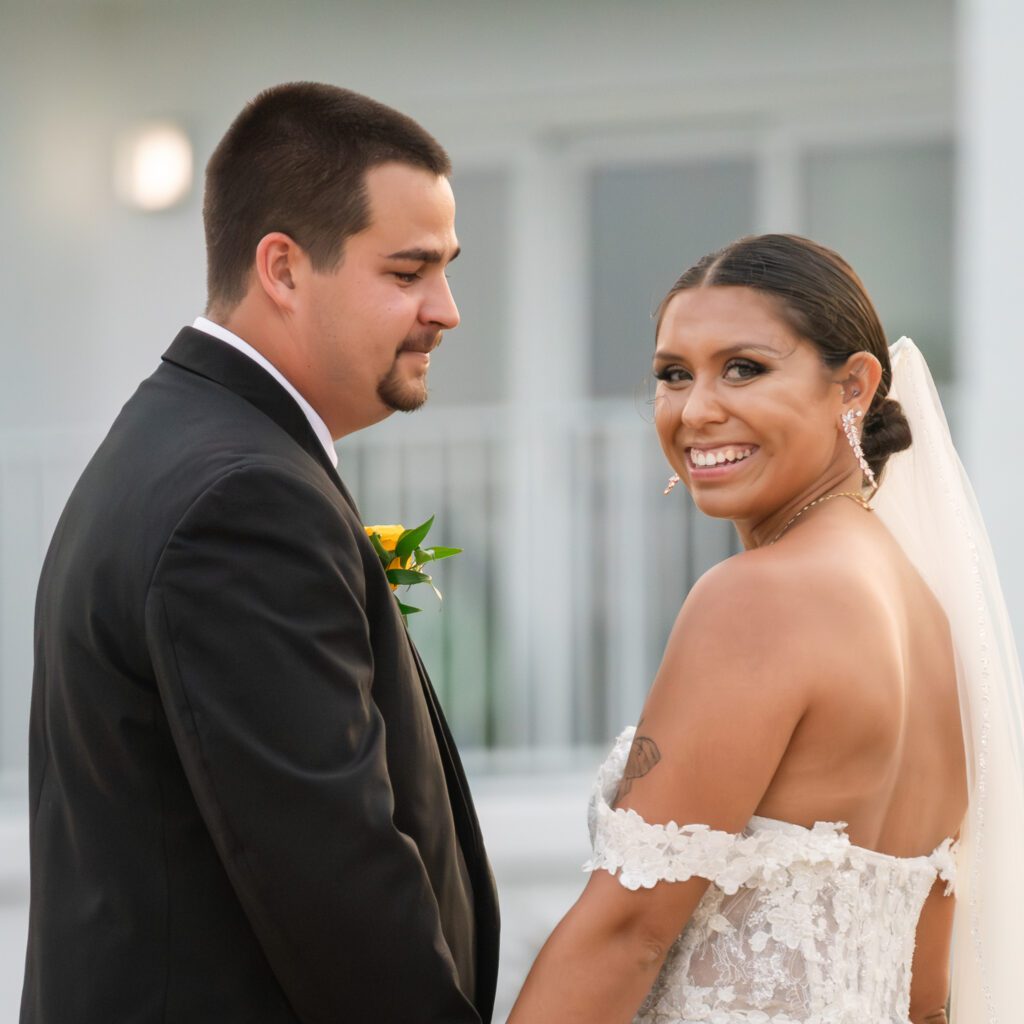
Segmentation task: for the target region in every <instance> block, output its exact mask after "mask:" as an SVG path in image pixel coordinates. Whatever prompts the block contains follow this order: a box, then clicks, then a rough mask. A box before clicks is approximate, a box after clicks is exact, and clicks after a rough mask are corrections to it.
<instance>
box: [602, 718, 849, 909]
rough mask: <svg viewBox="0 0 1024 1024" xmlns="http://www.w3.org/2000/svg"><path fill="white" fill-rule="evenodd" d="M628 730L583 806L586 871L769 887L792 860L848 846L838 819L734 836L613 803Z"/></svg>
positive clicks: (648, 880) (640, 879)
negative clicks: (655, 820) (662, 820)
mask: <svg viewBox="0 0 1024 1024" xmlns="http://www.w3.org/2000/svg"><path fill="white" fill-rule="evenodd" d="M635 731H636V730H635V728H634V727H632V726H631V727H630V728H628V729H626V730H624V731H623V732H622V733H621V734H620V735H619V737H618V739H617V740H616V741H615V746H614V747H613V748H612V752H611V754H610V755H609V756H608V758H607V759H606V761H605V762H604V764H603V765H602V766H601V768H600V770H599V772H598V775H597V779H596V781H595V783H594V791H593V793H592V795H591V800H590V808H589V824H590V839H591V844H592V847H593V854H592V856H591V858H590V859H589V860H588V861H587V862H586V864H584V865H583V869H584V870H585V871H598V870H604V871H608V872H610V873H611V874H613V875H617V877H618V879H619V882H620V883H621V884H622V885H623V886H624V887H625V888H627V889H630V890H636V889H641V888H643V889H651V888H653V887H654V886H655V885H657V883H658V882H685V881H688V880H689V879H691V878H694V877H698V878H706V879H708V880H709V881H711V882H713V883H714V884H715V885H717V886H718V887H719V888H720V889H721V890H722V891H723V892H725V893H727V894H729V895H732V894H733V893H735V892H737V891H738V890H739V889H740V888H741V887H751V888H756V887H760V886H762V885H771V884H773V883H775V882H776V881H778V880H779V879H780V878H781V877H782V874H783V873H784V872H785V871H786V870H787V869H788V868H789V867H790V866H791V865H792V864H793V863H794V862H795V861H797V860H801V861H805V862H810V863H826V862H828V863H832V864H839V863H840V862H841V861H842V860H843V858H844V857H845V855H846V852H847V851H848V849H849V841H848V839H847V838H846V837H845V836H844V835H843V834H842V832H841V831H840V829H841V824H842V823H839V824H836V825H833V824H829V823H820V825H817V826H815V828H814V829H813V830H811V832H810V835H811V836H812V837H813V840H812V841H811V842H807V836H806V834H805V835H804V836H796V835H793V834H790V833H787V832H782V831H771V830H769V831H755V832H754V833H753V834H750V835H747V834H741V835H737V834H734V833H732V832H721V831H717V830H715V829H712V828H709V827H708V826H707V825H702V824H686V825H678V824H676V822H674V821H670V822H668V823H667V824H664V825H661V824H651V823H650V822H647V821H644V819H643V818H642V817H641V816H640V815H639V814H637V813H636V811H633V810H624V809H622V808H617V809H615V808H613V807H612V806H611V801H612V800H613V799H614V795H615V790H616V788H617V786H618V783H619V780H620V779H621V778H622V772H623V769H624V767H625V764H626V758H627V756H628V754H629V748H630V744H631V743H632V741H633V734H634V733H635Z"/></svg>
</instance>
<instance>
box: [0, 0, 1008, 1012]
mask: <svg viewBox="0 0 1024 1024" xmlns="http://www.w3.org/2000/svg"><path fill="white" fill-rule="evenodd" d="M1022 42H1024V8H1022V7H1021V5H1019V4H1017V3H1015V0H962V2H959V3H957V2H954V0H901V2H900V3H892V2H890V0H859V2H858V3H856V4H854V3H821V2H819V0H718V2H716V3H713V4H711V3H707V2H705V0H674V2H673V0H631V2H629V3H625V2H611V0H586V2H584V0H575V2H570V0H565V2H557V0H555V2H552V0H546V2H541V0H517V2H516V3H507V4H499V3H484V2H479V0H478V2H469V0H434V2H432V3H423V2H415V0H390V2H388V3H355V2H342V0H336V2H327V0H322V2H314V0H290V2H286V3H281V2H275V3H269V2H263V0H246V2H242V0H203V2H198V0H178V2H174V3H171V2H160V0H36V2H32V3H29V2H18V0H0V54H2V59H0V231H2V233H3V236H4V243H3V250H4V258H3V261H2V267H3V272H2V273H0V304H2V308H3V310H4V325H3V329H2V332H0V339H2V340H0V345H2V357H3V358H2V362H0V1020H14V1019H15V1017H16V1006H17V1001H18V995H19V992H20V980H21V969H22V963H23V956H24V940H25V913H26V907H27V884H28V872H27V825H26V822H27V810H26V796H25V794H26V780H25V763H26V751H27V717H28V704H29V694H30V685H31V671H32V648H31V636H32V606H33V596H34V590H35V584H36V579H37V576H38V571H39V567H40V564H41V560H42V556H43V554H44V551H45V548H46V545H47V543H48V540H49V536H50V533H51V532H52V529H53V526H54V524H55V522H56V518H57V516H58V515H59V513H60V510H61V507H62V505H63V503H64V501H65V499H66V497H67V494H68V492H69V490H70V488H71V486H72V485H73V483H74V481H75V479H76V478H77V476H78V474H79V473H80V471H81V469H82V467H83V466H84V464H85V462H86V461H87V459H88V457H89V455H90V454H91V452H92V450H93V449H94V447H95V446H96V444H97V443H98V441H99V440H100V438H101V437H102V436H103V434H104V432H105V430H106V428H107V427H108V425H109V423H110V422H111V420H112V419H113V417H114V416H115V415H116V413H117V411H118V409H119V408H120V406H121V404H122V403H123V402H124V401H125V399H126V398H127V397H128V396H129V394H130V393H131V392H132V391H133V390H134V388H135V386H136V384H137V383H138V381H139V380H140V379H141V378H143V377H145V376H147V375H148V374H149V373H150V372H151V371H152V369H153V368H154V367H155V366H156V364H157V362H158V360H159V357H160V355H161V353H162V352H163V351H164V350H165V349H166V347H167V346H168V344H169V343H170V341H171V339H172V338H173V336H174V334H175V333H176V332H177V330H178V328H179V327H180V326H181V325H183V324H185V323H188V322H191V321H192V319H193V318H194V317H195V316H196V315H197V314H199V313H201V312H202V310H203V306H204V302H205V268H204V256H203V243H202V227H201V216H200V211H201V192H202V169H203V166H204V165H205V162H206V160H207V158H208V156H209V154H210V152H211V151H212V149H213V147H214V146H215V145H216V143H217V141H218V139H219V138H220V136H221V134H222V133H223V131H224V130H225V128H226V127H227V125H228V124H229V122H230V121H231V119H232V118H233V117H234V116H235V114H236V113H237V112H238V110H239V109H240V108H241V107H242V105H243V104H244V103H245V102H246V101H247V100H248V99H249V98H250V97H252V96H253V95H254V94H256V93H257V92H259V91H260V90H261V89H262V88H264V87H266V86H268V85H271V84H274V83H277V82H282V81H288V80H296V79H313V80H322V81H328V82H333V83H336V84H339V85H344V86H347V87H350V88H353V89H356V90H358V91H361V92H366V93H369V94H370V95H372V96H374V97H376V98H378V99H381V100H383V101H385V102H387V103H390V104H392V105H394V106H397V107H398V108H400V109H402V110H403V111H406V112H407V113H409V114H411V115H413V116H414V117H416V118H417V119H419V120H420V121H421V122H422V123H423V124H424V125H425V126H426V127H428V128H429V129H430V130H431V131H433V132H434V134H436V135H437V136H438V137H439V139H440V140H441V141H442V143H444V144H445V145H446V146H447V148H448V149H449V151H450V153H451V155H452V157H453V160H454V163H455V174H454V181H453V184H454V188H455V193H456V199H457V202H458V218H457V229H458V234H459V237H460V241H461V242H462V246H463V250H464V255H463V256H462V258H461V259H460V260H459V261H458V262H457V263H456V264H454V265H453V267H452V268H451V276H452V286H453V290H454V292H455V296H456V299H457V300H458V302H459V305H460V308H461V312H462V317H463V322H462V326H461V327H460V328H459V329H458V330H457V331H455V332H453V333H452V334H451V335H449V336H448V337H447V338H446V340H445V343H444V346H443V348H442V349H441V350H440V352H439V353H438V355H437V357H436V358H435V360H434V364H433V368H432V370H431V384H432V398H431V402H430V404H429V405H428V407H427V408H426V409H425V410H423V411H422V412H420V413H418V414H417V415H416V416H415V417H404V416H396V417H392V419H390V420H389V421H387V422H385V423H384V424H382V425H380V426H379V427H375V428H374V429H373V430H372V431H369V432H367V433H366V435H365V436H363V435H358V436H356V437H353V438H349V439H345V440H344V441H343V442H342V443H340V444H339V453H340V456H341V472H342V474H343V476H344V477H345V479H346V481H347V482H348V483H349V485H350V487H351V489H352V490H353V491H354V493H355V495H356V498H357V499H358V500H359V502H360V504H361V507H362V510H363V512H364V516H365V519H366V521H367V522H396V521H402V522H404V523H405V524H406V525H413V524H415V523H418V522H420V521H421V520H423V519H425V518H426V517H427V516H429V515H431V514H435V513H436V515H437V524H438V525H437V526H436V527H435V530H434V532H433V534H432V535H431V539H432V540H433V541H435V542H438V543H444V544H457V545H459V546H461V547H463V548H465V554H463V555H461V556H460V557H459V558H457V559H455V560H453V561H451V562H448V563H445V564H444V565H443V566H442V567H440V568H439V570H438V577H439V582H440V584H441V587H442V589H443V590H444V592H445V595H446V596H445V602H444V606H443V611H442V610H438V609H437V607H436V606H435V605H433V604H432V603H429V602H428V603H425V604H424V608H425V610H424V612H423V613H422V614H420V615H418V616H416V617H415V618H414V619H413V622H412V629H413V633H414V636H415V637H416V639H417V641H418V643H419V644H420V646H421V647H422V649H423V652H424V654H425V656H426V659H427V662H428V664H429V665H430V666H431V670H432V675H433V677H434V679H435V681H436V683H437V685H438V689H439V691H440V695H441V698H442V700H443V702H444V705H445V708H446V710H447V712H448V715H449V718H450V721H451V724H452V727H453V729H454V731H455V733H456V736H457V738H458V740H459V741H460V744H461V747H462V749H463V751H464V753H465V757H466V761H467V766H468V768H469V770H470V773H471V775H472V778H473V782H474V791H475V793H476V794H477V798H478V803H479V809H480V815H481V819H482V823H483V827H484V832H485V838H486V840H487V842H488V846H489V848H490V849H491V852H492V856H493V860H494V866H495V870H496V874H497V877H498V881H499V885H500V887H501V893H502V903H503V908H504V913H505V930H504V937H503V964H502V974H501V992H500V995H499V1008H498V1010H499V1018H498V1019H503V1013H504V1012H506V1011H507V1009H508V1008H509V1006H510V1002H511V999H512V998H514V994H515V992H516V991H517V989H518V986H519V984H520V982H521V980H522V977H523V975H524V973H525V971H526V969H527V967H528V965H529V963H530V961H531V959H532V956H533V954H534V952H535V951H536V949H537V947H538V946H539V944H540V942H541V941H542V940H543V938H544V937H545V936H546V934H547V933H548V931H549V930H550V928H551V927H552V925H553V924H554V923H555V921H556V920H557V919H558V918H559V917H560V916H561V914H562V913H564V911H565V910H566V909H567V907H568V906H569V904H570V903H571V902H572V900H573V899H574V898H575V896H576V895H577V894H578V892H579V890H580V888H581V886H582V884H583V875H582V873H581V872H580V870H579V868H580V864H581V863H582V861H583V860H584V858H585V856H586V853H587V835H586V825H585V820H586V816H585V805H586V801H587V797H588V791H589V786H590V777H591V774H592V772H593V770H594V768H595V767H596V765H597V763H598V761H599V760H600V758H601V756H602V755H603V752H604V749H605V748H606V747H607V745H608V744H609V743H610V741H611V739H612V738H613V737H614V735H615V734H616V733H617V732H618V731H619V730H620V729H621V728H622V727H623V726H625V725H627V724H629V723H631V722H633V721H635V719H636V716H637V712H638V710H639V708H640V704H641V701H642V699H643V694H644V692H645V690H646V688H647V687H648V685H649V683H650V681H651V678H652V676H653V673H654V671H655V669H656V667H657V663H658V659H659V655H660V650H661V647H662V645H663V643H664V641H665V638H666V636H667V632H668V629H669V627H670V625H671V622H672V620H673V619H674V617H675V615H676V612H677V611H678V608H679V605H680V603H681V601H682V599H683V597H684V596H685V594H686V592H687V590H688V588H689V586H690V585H691V584H692V582H693V580H694V579H695V578H696V577H697V576H698V575H700V573H701V572H703V571H704V570H705V569H706V568H708V567H709V566H711V565H712V564H714V563H715V562H716V561H718V560H720V559H721V558H724V557H726V556H728V555H729V554H731V553H732V552H734V551H735V550H736V545H735V539H734V537H733V534H732V531H731V528H730V527H728V526H725V525H723V524H721V523H715V522H712V521H709V520H706V519H704V518H703V517H701V516H700V515H698V514H697V513H695V512H693V511H692V508H691V505H690V503H689V499H688V498H687V496H686V495H685V493H683V492H682V489H681V488H680V489H679V490H678V491H676V492H675V493H674V494H673V495H672V496H670V497H667V498H666V497H662V494H661V491H662V488H663V486H664V482H665V478H666V476H667V475H668V472H669V470H668V468H667V466H666V465H664V463H663V460H662V457H661V455H660V451H659V449H658V446H657V442H656V440H655V437H654V434H653V427H652V425H651V419H652V417H651V408H650V396H651V392H652V388H651V385H650V380H649V368H650V354H651V351H652V346H653V328H652V322H651V312H652V310H653V309H654V308H655V307H656V306H657V304H658V302H659V300H660V299H661V297H662V295H663V294H664V292H665V291H666V289H667V288H668V286H669V285H670V284H671V282H672V281H673V280H674V279H675V278H676V277H677V276H678V274H679V273H680V272H681V271H682V270H683V269H685V267H687V266H688V265H689V264H691V263H692V262H693V261H694V260H696V259H697V258H698V257H699V256H701V255H702V254H703V253H705V252H706V251H708V250H710V249H713V248H717V247H718V246H720V245H722V244H724V243H726V242H728V241H731V240H732V239H734V238H736V237H738V236H740V235H743V234H747V233H751V232H760V231H769V230H770V231H795V232H799V233H802V234H807V235H810V236H812V237H814V238H816V239H818V240H819V241H822V242H824V243H826V244H828V245H830V246H833V247H835V248H837V249H838V250H839V251H840V252H841V253H842V254H843V255H844V256H846V257H847V259H849V261H850V262H851V263H852V264H853V265H854V267H855V268H856V269H857V270H858V271H859V272H860V274H861V276H862V277H863V279H864V281H865V283H866V284H867V287H868V290H869V291H870V292H871V294H872V295H873V297H874V299H875V300H876V303H877V305H878V307H879V310H880V312H881V315H882V318H883V320H884V322H885V325H886V329H887V331H888V332H889V334H890V338H891V340H892V341H895V340H896V339H897V338H898V337H899V336H900V335H902V334H909V335H911V336H913V337H914V338H915V340H916V341H917V342H918V344H919V345H920V346H921V348H922V349H923V350H924V351H925V353H926V355H927V356H928V357H929V359H930V361H931V365H932V367H933V371H934V373H935V375H936V377H937V378H938V381H939V384H940V387H941V390H942V392H943V396H944V398H945V400H946V404H947V410H948V413H949V416H950V419H951V422H952V425H953V429H954V433H955V435H956V437H957V439H958V442H959V444H960V447H961V452H962V454H963V457H964V460H965V462H966V463H967V466H968V470H969V471H970V472H971V474H972V476H973V478H974V480H975V484H976V487H977V489H978V491H979V496H980V499H981V503H982V507H983V510H984V512H985V514H986V517H987V519H988V522H989V524H990V529H991V532H992V535H993V540H994V543H995V547H996V551H997V555H998V556H999V558H1000V560H1001V565H1002V566H1003V580H1004V585H1005V587H1006V590H1007V595H1008V599H1009V601H1010V606H1011V615H1012V616H1013V620H1014V622H1015V624H1016V626H1017V628H1018V635H1020V626H1021V624H1022V623H1024V541H1022V540H1021V537H1020V531H1019V527H1018V521H1019V518H1020V511H1019V510H1020V508H1021V502H1022V498H1024V485H1022V483H1021V477H1020V470H1019V463H1020V455H1019V451H1018V450H1017V448H1016V445H1017V444H1018V443H1020V440H1021V435H1022V431H1021V429H1020V414H1019V408H1020V407H1021V404H1022V395H1021V385H1022V384H1024V348H1022V344H1021V340H1022V338H1021V336H1022V328H1021V317H1020V301H1019V298H1018V295H1019V293H1020V290H1021V284H1020V282H1021V280H1022V279H1024V255H1022V245H1021V236H1022V229H1024V209H1022V206H1021V203H1020V199H1019V183H1020V180H1021V175H1022V173H1024V166H1022V163H1024V141H1022V138H1021V132H1020V129H1019V108H1020V98H1021V97H1022V96H1024V67H1022V64H1021V61H1020V59H1019V54H1020V52H1021V44H1022ZM154 122H160V124H162V125H164V126H166V125H168V124H170V125H171V126H172V128H173V129H174V130H175V131H176V132H177V133H178V134H177V135H176V136H172V141H171V142H165V143H164V146H165V148H164V149H162V150H159V152H160V153H161V154H162V155H161V156H158V157H157V158H156V165H155V166H156V177H157V181H156V185H157V186H166V189H165V191H164V193H163V200H161V195H160V194H159V193H160V187H158V188H157V194H156V195H155V197H154V194H151V193H147V192H145V191H143V192H139V191H135V192H133V191H132V188H131V187H130V186H131V182H129V181H127V180H126V179H125V176H124V170H125V159H126V153H127V152H128V149H127V148H126V147H128V146H130V144H131V143H132V142H133V141H137V140H138V138H139V135H140V133H141V132H144V131H145V130H147V129H148V128H149V127H151V126H152V125H153V123H154ZM1014 125H1018V127H1016V128H1015V127H1014ZM182 138H184V140H185V142H186V146H187V150H190V153H191V157H190V159H191V162H192V169H191V173H189V168H188V163H189V153H188V151H185V152H184V153H183V152H182V150H181V146H182V142H181V140H182ZM173 139H177V142H175V141H173ZM175 147H178V148H175ZM172 166H178V167H180V169H181V170H182V172H183V174H184V177H183V179H182V182H181V184H180V188H179V190H178V191H180V192H181V195H180V198H177V199H175V189H174V187H173V182H167V181H164V180H163V176H164V175H165V173H166V172H167V171H168V170H169V168H171V167H172ZM119 174H120V176H119ZM161 201H167V202H169V203H170V205H169V206H167V208H163V209H153V208H151V207H154V206H159V205H160V202H161ZM196 599H197V600H199V601H201V600H202V594H197V595H196ZM415 603H417V604H419V603H421V602H419V601H417V602H415Z"/></svg>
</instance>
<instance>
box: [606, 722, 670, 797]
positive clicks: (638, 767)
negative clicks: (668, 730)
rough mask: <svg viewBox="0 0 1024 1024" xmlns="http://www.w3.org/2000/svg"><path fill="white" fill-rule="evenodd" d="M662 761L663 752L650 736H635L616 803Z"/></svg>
mask: <svg viewBox="0 0 1024 1024" xmlns="http://www.w3.org/2000/svg"><path fill="white" fill-rule="evenodd" d="M640 725H643V719H640ZM637 728H639V726H637ZM660 760H661V751H660V750H659V749H658V744H657V743H655V742H654V740H652V739H651V738H650V737H649V736H640V735H636V736H634V737H633V745H632V746H631V747H630V748H629V756H628V757H627V758H626V767H625V770H624V771H623V773H622V780H621V781H620V782H619V788H618V791H617V792H616V794H615V803H616V804H617V803H618V802H619V801H620V800H621V799H622V798H623V797H624V796H625V795H626V794H627V793H628V792H629V791H630V790H631V789H632V788H633V783H634V782H635V781H636V780H637V779H641V778H643V777H644V776H645V775H646V774H647V773H648V772H649V771H650V770H651V769H652V768H653V767H654V766H655V765H656V764H657V763H658V762H659V761H660Z"/></svg>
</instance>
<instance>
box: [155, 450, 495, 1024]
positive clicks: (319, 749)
mask: <svg viewBox="0 0 1024 1024" xmlns="http://www.w3.org/2000/svg"><path fill="white" fill-rule="evenodd" d="M363 586H364V570H363V562H362V558H361V555H360V551H359V547H358V546H357V542H356V536H355V533H354V527H353V525H352V524H351V523H349V522H347V520H346V519H345V517H343V516H342V515H341V514H340V513H339V511H338V508H337V507H336V505H335V503H334V501H333V500H332V499H331V498H330V497H328V496H327V495H325V494H324V493H322V492H321V491H320V490H319V489H318V488H317V487H315V486H314V485H312V484H311V483H310V482H309V481H307V480H305V479H303V478H301V477H299V476H298V475H297V474H295V473H294V472H289V471H287V470H283V469H280V468H267V467H245V468H241V469H236V470H234V471H233V472H231V473H229V474H227V475H226V476H225V477H223V478H222V479H221V480H220V481H219V482H218V483H217V484H215V485H214V486H213V487H211V488H210V489H209V490H208V491H206V492H205V493H204V494H203V495H202V496H201V497H200V498H199V499H198V500H197V501H196V502H195V503H194V504H193V506H192V507H191V508H190V510H189V511H188V512H187V513H186V515H185V516H184V517H183V519H182V520H181V522H180V523H179V524H178V525H177V527H176V529H175V531H174V533H173V535H172V536H171V538H170V540H169V541H168V544H167V546H166V548H165V550H164V553H163V555H162V557H161V560H160V562H159V563H158V566H157V569H156V571H155V573H154V577H153V580H152V583H151V586H150V590H149V595H148V598H147V603H146V629H147V639H148V643H149V646H150V652H151V656H152V658H153V663H154V667H155V672H156V678H157V685H158V688H159V691H160V696H161V699H162V701H163V705H164V707H165V709H166V714H167V716H168V719H169V722H170V727H171V731H172V734H173V736H174V741H175V744H176V746H177V748H178V751H179V754H180V757H181V761H182V764H183V766H184V769H185V772H186V774H187V776H188V779H189V783H190V785H191V787H192V790H193V793H194V794H195V797H196V800H197V803H198V805H199V809H200V812H201V813H202V815H203V818H204V821H205V823H206V826H207V828H208V829H209V832H210V834H211V836H212V837H213V841H214V843H215V844H216V847H217V850H218V853H219V855H220V857H221V859H222V861H223V864H224V867H225V869H226V870H227V873H228V875H229V877H230V879H231V882H232V884H233V886H234V889H235V891H236V893H237V895H238V898H239V900H240V901H241V903H242V906H243V907H244V909H245V912H246V914H247V916H248V918H249V920H250V922H251V924H252V927H253V929H254V931H255V933H256V935H257V937H258V939H259V941H260V943H261V945H262V946H263V949H264V951H265V953H266V956H267V959H268V961H269V963H270V965H271V967H272V969H273V971H274V972H275V974H276V976H277V978H278V980H279V981H280V983H281V985H282V987H283V989H284V991H285V994H286V995H287V997H288V999H289V1000H290V1002H291V1004H292V1006H293V1008H294V1010H295V1012H296V1014H297V1015H298V1017H299V1019H300V1020H302V1021H303V1024H338V1022H340V1021H343V1020H355V1019H361V1020H362V1019H365V1020H371V1019H372V1020H376V1021H418V1022H425V1024H426V1022H431V1021H444V1022H446V1024H461V1022H465V1024H478V1022H479V1017H478V1015H477V1013H476V1011H475V1010H474V1009H473V1007H472V1005H471V1004H470V1002H469V1000H468V999H467V998H466V996H465V995H464V994H463V993H462V992H461V991H460V989H459V986H458V983H457V980H456V973H455V968H454V966H453V962H452V958H451V954H450V952H449V950H448V946H447V944H446V942H445V940H444V937H443V935H442V932H441V926H440V921H439V915H438V910H437V905H436V901H435V899H434V896H433V893H432V890H431V888H430V886H429V884H428V879H427V876H426V872H425V870H424V867H423V864H422V862H421V860H420V857H419V854H418V851H417V849H416V847H415V845H414V843H413V842H412V841H411V840H410V839H409V838H408V837H407V836H406V835H404V834H403V833H401V832H400V831H399V830H398V829H396V827H395V825H394V823H393V820H392V812H393V806H394V801H393V797H392V791H391V786H390V782H389V778H388V771H387V764H386V760H385V749H384V723H383V721H382V720H381V717H380V714H379V712H378V710H377V707H376V705H375V704H374V702H373V700H372V695H371V689H372V682H373V659H372V653H371V647H370V635H369V626H368V622H367V618H366V613H365V595H364V593H363Z"/></svg>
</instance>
